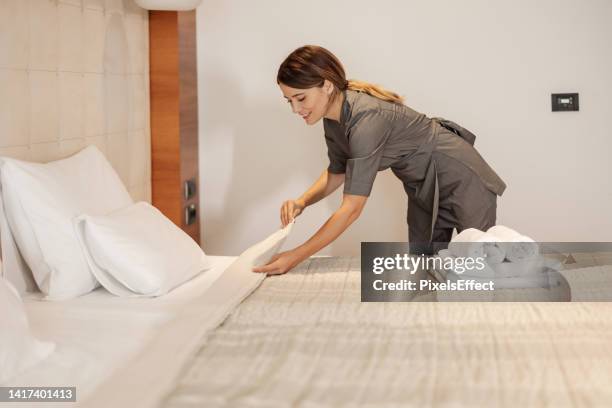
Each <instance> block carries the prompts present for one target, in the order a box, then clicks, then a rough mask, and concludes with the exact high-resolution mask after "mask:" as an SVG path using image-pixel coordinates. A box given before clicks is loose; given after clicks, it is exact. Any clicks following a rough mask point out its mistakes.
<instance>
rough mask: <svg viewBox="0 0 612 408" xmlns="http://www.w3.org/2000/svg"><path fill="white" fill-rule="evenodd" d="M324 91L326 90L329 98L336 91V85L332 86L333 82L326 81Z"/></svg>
mask: <svg viewBox="0 0 612 408" xmlns="http://www.w3.org/2000/svg"><path fill="white" fill-rule="evenodd" d="M323 89H324V90H325V93H326V94H327V95H328V96H329V95H331V94H332V92H333V91H334V84H332V83H331V81H329V80H327V79H326V80H325V82H323Z"/></svg>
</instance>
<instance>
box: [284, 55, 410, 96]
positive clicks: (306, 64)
mask: <svg viewBox="0 0 612 408" xmlns="http://www.w3.org/2000/svg"><path fill="white" fill-rule="evenodd" d="M326 79H327V80H328V81H330V82H331V83H332V84H334V94H333V95H332V97H335V96H336V95H337V94H338V93H339V92H341V91H344V90H346V89H350V90H352V91H358V92H364V93H367V94H368V95H371V96H374V97H376V98H379V99H382V100H384V101H389V102H393V103H398V104H402V103H404V98H402V97H401V96H399V95H398V94H396V93H395V92H391V91H389V90H387V89H384V88H382V87H380V86H378V85H374V84H371V83H368V82H363V81H356V80H348V81H347V79H346V75H345V73H344V68H343V67H342V64H341V63H340V60H338V58H336V56H335V55H334V54H332V53H331V52H329V51H328V50H326V49H325V48H323V47H319V46H317V45H305V46H303V47H300V48H298V49H296V50H295V51H293V52H292V53H291V54H289V56H288V57H287V58H285V60H284V61H283V63H282V64H281V65H280V67H279V69H278V74H277V75H276V82H277V83H278V84H280V83H283V84H285V85H287V86H290V87H292V88H297V89H308V88H312V87H315V86H319V87H320V86H323V83H324V82H325V80H326Z"/></svg>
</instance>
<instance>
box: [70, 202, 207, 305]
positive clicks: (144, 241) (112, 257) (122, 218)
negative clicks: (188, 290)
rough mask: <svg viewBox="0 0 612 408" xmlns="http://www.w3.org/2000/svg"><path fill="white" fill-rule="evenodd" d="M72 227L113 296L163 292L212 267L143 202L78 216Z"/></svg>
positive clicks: (190, 242)
mask: <svg viewBox="0 0 612 408" xmlns="http://www.w3.org/2000/svg"><path fill="white" fill-rule="evenodd" d="M75 227H76V230H77V236H78V237H79V240H80V243H81V247H82V249H83V252H84V254H85V257H86V259H87V262H88V263H89V264H90V267H91V268H92V270H93V272H94V275H95V277H96V278H97V279H98V281H99V282H100V284H102V286H104V287H105V288H106V289H107V290H108V291H109V292H111V293H113V294H115V295H117V296H127V297H133V296H161V295H164V294H166V293H168V292H169V291H170V290H172V289H173V288H175V287H177V286H178V285H180V284H182V283H184V282H185V281H187V280H189V279H191V278H193V277H195V276H196V275H198V274H200V273H201V272H203V271H205V270H207V269H210V267H211V264H210V262H209V260H208V259H207V258H206V255H205V254H204V251H203V250H202V249H201V248H200V246H199V245H198V244H197V243H196V242H195V241H194V240H193V239H191V237H190V236H189V235H187V234H186V233H185V232H184V231H182V230H181V229H180V228H179V227H177V226H176V225H174V224H173V223H172V221H170V220H169V219H168V218H166V217H165V216H164V215H163V214H162V213H161V212H160V211H159V210H158V209H156V208H155V207H153V206H152V205H150V204H148V203H146V202H138V203H136V204H133V205H131V206H128V207H126V208H123V209H121V210H118V211H115V212H113V213H110V214H108V215H102V216H93V215H82V216H80V217H77V218H76V219H75Z"/></svg>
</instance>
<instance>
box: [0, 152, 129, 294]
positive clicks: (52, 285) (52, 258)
mask: <svg viewBox="0 0 612 408" xmlns="http://www.w3.org/2000/svg"><path fill="white" fill-rule="evenodd" d="M1 162H2V163H1V165H2V167H1V168H0V170H1V173H2V174H1V181H2V196H3V201H4V207H5V212H6V216H7V220H8V223H9V226H10V228H11V230H12V232H13V236H14V238H15V241H16V243H17V246H18V248H19V251H20V252H21V254H22V255H23V257H24V259H25V261H26V262H27V264H28V265H29V267H30V269H31V270H32V274H33V275H34V279H35V280H36V283H37V285H38V287H39V288H40V290H41V291H42V292H43V293H45V294H46V295H47V298H50V299H62V298H70V297H75V296H79V295H82V294H85V293H87V292H90V291H91V290H93V289H94V288H96V287H97V286H98V283H97V281H96V279H95V278H94V276H93V275H92V273H91V271H90V270H89V268H88V266H87V262H86V260H85V257H84V256H83V254H82V252H81V250H80V247H79V244H78V241H77V237H76V235H75V233H74V228H73V225H72V220H73V218H74V217H76V216H78V215H81V214H83V213H87V214H93V215H97V214H106V213H109V212H111V211H114V210H116V209H119V208H122V207H125V206H127V205H130V204H132V203H133V201H132V199H131V198H130V195H129V194H128V192H127V190H126V189H125V187H124V186H123V183H122V182H121V180H120V179H119V177H118V176H117V173H116V172H115V171H114V169H113V168H112V166H111V165H110V164H109V163H108V161H107V160H106V158H105V157H104V155H103V154H102V153H101V152H100V151H99V150H98V149H97V148H96V147H95V146H88V147H86V148H85V149H83V150H81V151H80V152H79V153H77V154H75V155H73V156H71V157H69V158H67V159H63V160H58V161H54V162H50V163H46V164H41V163H29V162H24V161H20V160H16V159H10V158H2V160H1Z"/></svg>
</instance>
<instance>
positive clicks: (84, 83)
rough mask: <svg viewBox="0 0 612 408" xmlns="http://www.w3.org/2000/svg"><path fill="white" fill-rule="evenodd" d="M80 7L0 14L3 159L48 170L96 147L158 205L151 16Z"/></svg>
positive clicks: (124, 8) (33, 7)
mask: <svg viewBox="0 0 612 408" xmlns="http://www.w3.org/2000/svg"><path fill="white" fill-rule="evenodd" d="M77 3H78V4H80V5H78V4H73V3H68V2H57V1H48V0H44V1H37V2H26V1H14V2H9V3H8V5H7V6H6V7H5V6H3V7H2V9H1V10H0V21H2V22H3V34H2V36H3V37H4V38H3V39H0V89H2V92H0V106H1V107H2V108H1V109H0V156H10V157H15V158H19V159H23V160H28V161H35V162H48V161H51V160H57V159H60V158H64V157H67V156H70V155H71V154H73V153H75V152H77V151H79V150H81V149H82V148H83V147H85V146H87V145H89V144H94V145H96V146H98V148H99V149H100V150H101V151H102V152H103V153H104V154H105V155H106V157H107V158H108V159H109V161H110V162H111V164H112V165H113V167H114V168H115V169H116V171H117V172H118V174H119V176H120V177H121V179H122V180H123V182H124V183H125V185H126V187H127V188H128V191H129V192H130V194H131V195H132V197H133V199H134V200H143V201H148V202H151V156H150V155H151V153H150V152H151V138H150V134H151V131H150V125H149V122H150V121H149V35H148V31H149V29H148V12H147V11H146V10H144V9H141V8H140V7H138V6H136V5H135V4H134V3H133V0H124V1H113V2H108V1H107V2H102V1H98V2H84V4H82V3H81V2H77ZM3 40H4V41H3ZM17 284H18V285H20V286H23V282H21V283H17Z"/></svg>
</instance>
